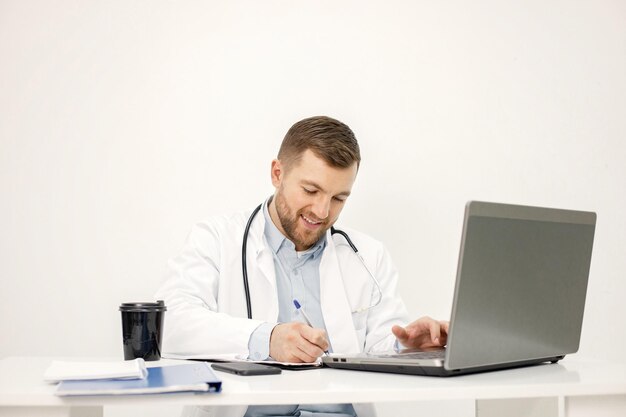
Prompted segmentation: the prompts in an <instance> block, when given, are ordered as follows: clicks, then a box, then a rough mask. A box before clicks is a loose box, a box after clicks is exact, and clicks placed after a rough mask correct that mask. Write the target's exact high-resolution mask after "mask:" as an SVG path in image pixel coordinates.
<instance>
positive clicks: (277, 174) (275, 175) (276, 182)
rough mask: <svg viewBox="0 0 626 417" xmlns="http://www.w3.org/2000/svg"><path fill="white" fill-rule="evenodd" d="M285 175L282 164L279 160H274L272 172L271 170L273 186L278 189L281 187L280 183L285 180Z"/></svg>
mask: <svg viewBox="0 0 626 417" xmlns="http://www.w3.org/2000/svg"><path fill="white" fill-rule="evenodd" d="M284 175H285V173H284V171H283V165H282V164H281V163H280V161H279V160H278V159H274V160H273V161H272V170H271V176H272V185H273V186H274V187H276V188H278V187H279V186H280V183H281V182H282V180H283V176H284Z"/></svg>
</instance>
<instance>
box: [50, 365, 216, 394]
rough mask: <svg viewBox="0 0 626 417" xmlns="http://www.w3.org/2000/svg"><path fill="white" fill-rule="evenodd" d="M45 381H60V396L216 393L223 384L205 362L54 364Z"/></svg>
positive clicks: (58, 391) (57, 391)
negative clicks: (164, 364)
mask: <svg viewBox="0 0 626 417" xmlns="http://www.w3.org/2000/svg"><path fill="white" fill-rule="evenodd" d="M44 379H45V380H46V381H61V382H60V383H59V384H58V386H57V389H56V391H55V394H56V395H59V396H71V395H124V394H159V393H169V392H219V391H220V390H221V388H222V382H221V381H220V380H219V379H218V378H217V377H216V376H215V374H214V373H213V370H212V369H211V367H210V366H209V364H207V363H206V362H196V363H185V364H181V365H171V366H158V367H152V368H149V369H146V366H145V363H144V362H143V360H142V359H138V360H136V361H126V362H123V363H120V362H58V361H56V362H53V364H52V365H51V366H50V367H49V368H48V370H47V371H46V373H45V376H44Z"/></svg>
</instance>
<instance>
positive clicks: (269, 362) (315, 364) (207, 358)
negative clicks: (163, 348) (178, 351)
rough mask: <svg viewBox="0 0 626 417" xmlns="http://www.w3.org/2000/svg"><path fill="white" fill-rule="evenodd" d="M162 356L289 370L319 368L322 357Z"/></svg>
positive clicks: (165, 356) (164, 356)
mask: <svg viewBox="0 0 626 417" xmlns="http://www.w3.org/2000/svg"><path fill="white" fill-rule="evenodd" d="M163 358H166V359H191V360H198V361H207V362H254V363H261V364H263V365H269V366H276V367H278V368H281V369H291V370H304V369H311V368H321V367H322V359H321V358H317V360H316V361H315V362H313V363H301V362H278V361H274V360H267V361H253V360H250V359H247V357H246V356H244V355H237V354H230V353H229V354H218V355H192V356H183V355H172V354H168V355H163Z"/></svg>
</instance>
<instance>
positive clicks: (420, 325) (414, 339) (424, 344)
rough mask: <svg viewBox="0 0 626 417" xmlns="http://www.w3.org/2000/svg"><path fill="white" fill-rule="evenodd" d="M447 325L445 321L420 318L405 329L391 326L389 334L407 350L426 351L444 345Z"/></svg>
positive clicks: (446, 340)
mask: <svg viewBox="0 0 626 417" xmlns="http://www.w3.org/2000/svg"><path fill="white" fill-rule="evenodd" d="M449 325H450V323H449V322H447V321H437V320H434V319H432V318H430V317H422V318H419V319H417V320H415V321H414V322H413V323H410V324H409V325H407V326H406V327H402V326H393V327H392V328H391V332H392V333H393V334H394V335H395V336H396V338H397V339H398V342H400V343H401V344H402V345H403V346H405V347H407V348H416V349H426V348H433V347H442V346H445V345H446V343H447V342H448V326H449Z"/></svg>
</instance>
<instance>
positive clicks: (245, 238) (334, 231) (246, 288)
mask: <svg viewBox="0 0 626 417" xmlns="http://www.w3.org/2000/svg"><path fill="white" fill-rule="evenodd" d="M261 207H263V204H259V206H258V207H257V208H255V209H254V211H252V214H251V215H250V218H249V219H248V223H247V224H246V228H245V230H244V232H243V244H242V245H241V270H242V273H243V289H244V291H245V293H246V308H247V309H248V318H249V319H251V318H252V305H251V304H250V287H249V286H248V268H247V265H246V263H247V262H246V246H247V245H248V234H249V233H250V226H251V225H252V220H254V217H255V216H256V215H257V213H258V212H259V211H260V210H261ZM330 234H331V236H333V235H335V234H339V235H341V236H343V237H344V239H345V240H346V242H348V245H350V247H351V248H352V250H353V251H354V254H355V255H356V256H357V257H358V258H359V260H360V261H361V265H363V267H365V270H366V271H367V273H368V274H369V276H370V278H371V279H372V280H373V281H374V283H375V284H376V289H377V290H378V300H376V302H375V303H374V304H371V305H370V306H369V307H363V308H360V309H358V310H355V311H353V312H352V314H355V313H362V312H364V311H367V310H369V309H370V308H373V307H376V306H377V305H378V304H380V301H381V300H382V299H383V292H382V290H381V289H380V283H379V282H378V280H377V279H376V277H375V276H374V274H373V273H372V271H370V269H369V268H368V267H367V265H366V264H365V260H364V259H363V257H362V256H361V254H360V253H359V250H358V249H357V248H356V246H355V245H354V243H352V240H351V239H350V236H348V234H347V233H346V232H344V231H343V230H338V229H335V228H334V227H333V226H331V228H330Z"/></svg>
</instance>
